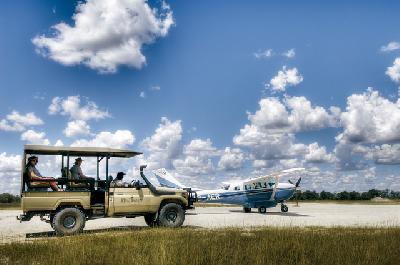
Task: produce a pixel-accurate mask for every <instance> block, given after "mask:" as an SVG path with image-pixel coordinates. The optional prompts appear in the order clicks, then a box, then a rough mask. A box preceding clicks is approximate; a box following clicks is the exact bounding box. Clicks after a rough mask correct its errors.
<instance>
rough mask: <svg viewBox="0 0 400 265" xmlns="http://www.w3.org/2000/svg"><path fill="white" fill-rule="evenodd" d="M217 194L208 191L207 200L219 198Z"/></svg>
mask: <svg viewBox="0 0 400 265" xmlns="http://www.w3.org/2000/svg"><path fill="white" fill-rule="evenodd" d="M219 199H220V198H219V194H218V193H210V194H208V195H207V200H209V201H215V200H219Z"/></svg>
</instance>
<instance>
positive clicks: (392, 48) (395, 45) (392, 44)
mask: <svg viewBox="0 0 400 265" xmlns="http://www.w3.org/2000/svg"><path fill="white" fill-rule="evenodd" d="M398 49H400V43H399V42H397V41H391V42H389V43H388V44H387V45H384V46H382V47H381V52H391V51H395V50H398Z"/></svg>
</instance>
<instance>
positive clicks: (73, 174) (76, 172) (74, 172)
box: [71, 165, 83, 179]
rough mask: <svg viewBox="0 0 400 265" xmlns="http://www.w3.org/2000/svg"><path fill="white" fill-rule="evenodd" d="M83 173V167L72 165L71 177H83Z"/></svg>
mask: <svg viewBox="0 0 400 265" xmlns="http://www.w3.org/2000/svg"><path fill="white" fill-rule="evenodd" d="M82 175H83V173H82V169H81V167H80V166H78V165H73V166H72V167H71V177H72V178H73V179H81V176H82Z"/></svg>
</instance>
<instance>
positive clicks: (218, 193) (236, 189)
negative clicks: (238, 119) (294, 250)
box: [153, 168, 305, 213]
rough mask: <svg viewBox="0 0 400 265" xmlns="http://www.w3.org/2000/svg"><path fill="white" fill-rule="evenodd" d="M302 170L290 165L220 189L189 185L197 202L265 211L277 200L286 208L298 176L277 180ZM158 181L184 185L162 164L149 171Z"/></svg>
mask: <svg viewBox="0 0 400 265" xmlns="http://www.w3.org/2000/svg"><path fill="white" fill-rule="evenodd" d="M303 171H305V169H304V168H291V169H287V170H283V171H280V172H276V173H272V174H270V175H266V176H262V177H257V178H250V179H245V180H241V181H234V182H224V183H223V187H222V188H221V189H215V190H201V189H197V188H191V189H192V191H196V192H197V198H198V201H199V202H205V203H224V204H239V205H242V206H243V211H244V212H246V213H249V212H251V208H258V212H259V213H265V212H266V211H267V208H271V207H275V206H276V205H277V204H278V203H280V204H281V211H282V212H287V211H288V207H287V205H286V204H285V202H286V201H287V200H289V199H290V198H291V197H293V195H294V193H295V192H296V189H297V188H298V187H299V185H300V181H301V178H299V179H298V180H297V182H296V183H293V182H291V181H290V180H289V183H279V178H280V177H282V176H285V175H289V174H296V173H297V174H298V173H301V172H303ZM153 173H154V174H155V176H156V178H157V180H158V182H159V183H160V185H161V186H163V187H170V188H188V187H187V186H185V185H183V184H182V183H181V182H179V181H178V180H177V179H176V178H174V177H173V176H172V175H171V174H169V173H168V172H167V171H166V170H165V169H164V168H162V169H158V170H155V171H153Z"/></svg>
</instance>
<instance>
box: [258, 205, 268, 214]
mask: <svg viewBox="0 0 400 265" xmlns="http://www.w3.org/2000/svg"><path fill="white" fill-rule="evenodd" d="M258 212H259V213H266V212H267V208H266V207H264V206H261V207H259V208H258Z"/></svg>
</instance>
